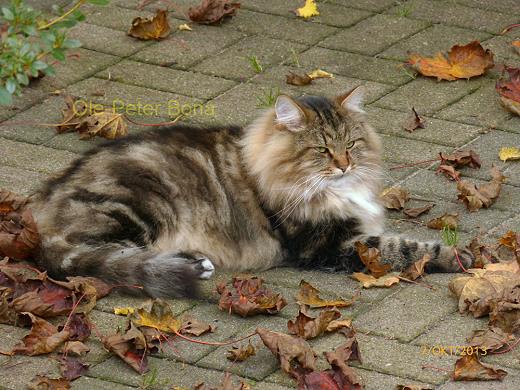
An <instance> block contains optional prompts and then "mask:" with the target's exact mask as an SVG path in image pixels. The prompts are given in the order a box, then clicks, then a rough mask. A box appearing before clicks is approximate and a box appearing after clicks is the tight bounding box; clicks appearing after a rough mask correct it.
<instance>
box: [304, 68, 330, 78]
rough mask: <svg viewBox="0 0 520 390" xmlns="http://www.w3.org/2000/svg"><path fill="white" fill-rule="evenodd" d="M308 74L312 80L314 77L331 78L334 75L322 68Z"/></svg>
mask: <svg viewBox="0 0 520 390" xmlns="http://www.w3.org/2000/svg"><path fill="white" fill-rule="evenodd" d="M307 76H309V77H310V78H311V79H312V80H314V79H331V78H333V77H334V75H333V74H332V73H329V72H326V71H324V70H321V69H316V70H313V71H312V72H310V73H308V74H307Z"/></svg>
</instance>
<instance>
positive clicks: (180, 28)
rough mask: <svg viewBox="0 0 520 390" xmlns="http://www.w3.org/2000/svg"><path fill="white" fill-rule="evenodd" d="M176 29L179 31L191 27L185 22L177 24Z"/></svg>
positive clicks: (188, 29)
mask: <svg viewBox="0 0 520 390" xmlns="http://www.w3.org/2000/svg"><path fill="white" fill-rule="evenodd" d="M177 29H178V30H179V31H193V29H192V28H191V27H190V26H189V25H188V24H187V23H184V24H180V25H178V26H177Z"/></svg>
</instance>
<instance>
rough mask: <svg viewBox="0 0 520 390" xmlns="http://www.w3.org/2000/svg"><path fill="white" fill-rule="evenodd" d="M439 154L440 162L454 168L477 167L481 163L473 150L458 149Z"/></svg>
mask: <svg viewBox="0 0 520 390" xmlns="http://www.w3.org/2000/svg"><path fill="white" fill-rule="evenodd" d="M439 156H440V158H441V164H444V165H452V166H453V167H454V168H460V167H464V166H468V167H470V168H476V169H478V168H480V166H481V165H482V161H481V160H480V156H479V155H478V154H477V153H476V152H475V151H473V150H459V151H457V152H454V153H451V154H446V153H439Z"/></svg>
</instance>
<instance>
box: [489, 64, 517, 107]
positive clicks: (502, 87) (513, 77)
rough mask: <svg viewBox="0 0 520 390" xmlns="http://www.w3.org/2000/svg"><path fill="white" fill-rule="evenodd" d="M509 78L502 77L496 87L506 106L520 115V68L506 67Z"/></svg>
mask: <svg viewBox="0 0 520 390" xmlns="http://www.w3.org/2000/svg"><path fill="white" fill-rule="evenodd" d="M505 70H506V72H507V73H508V76H509V79H507V78H505V77H502V78H501V79H500V80H498V81H497V83H496V85H495V88H496V90H497V92H498V94H499V95H500V100H501V102H502V104H503V105H504V107H506V108H507V109H508V110H509V111H511V112H512V113H514V114H516V115H520V68H512V67H506V68H505Z"/></svg>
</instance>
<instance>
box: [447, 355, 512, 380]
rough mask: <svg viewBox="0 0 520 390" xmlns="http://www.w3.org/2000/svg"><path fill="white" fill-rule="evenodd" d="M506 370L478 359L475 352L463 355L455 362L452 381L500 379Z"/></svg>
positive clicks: (505, 373)
mask: <svg viewBox="0 0 520 390" xmlns="http://www.w3.org/2000/svg"><path fill="white" fill-rule="evenodd" d="M506 375H507V372H506V371H504V370H501V369H497V368H494V367H492V366H489V365H487V364H483V363H481V362H480V361H479V359H478V356H477V354H475V353H474V354H471V355H465V356H463V357H461V358H460V359H459V360H457V361H456V362H455V372H454V373H453V380H454V381H494V380H500V381H501V380H502V379H504V377H505V376H506Z"/></svg>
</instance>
